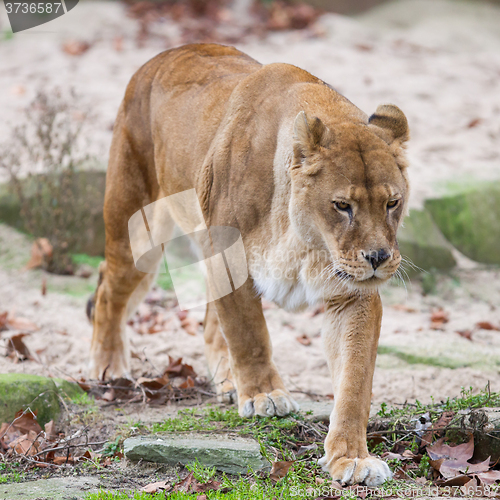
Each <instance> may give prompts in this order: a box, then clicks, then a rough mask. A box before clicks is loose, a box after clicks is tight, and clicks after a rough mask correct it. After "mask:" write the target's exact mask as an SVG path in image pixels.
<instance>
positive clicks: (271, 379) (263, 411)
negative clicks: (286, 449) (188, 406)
mask: <svg viewBox="0 0 500 500" xmlns="http://www.w3.org/2000/svg"><path fill="white" fill-rule="evenodd" d="M215 305H216V308H217V315H218V318H219V322H220V326H221V328H222V332H223V334H224V338H225V339H226V342H227V346H228V348H229V352H230V356H229V358H230V367H231V372H232V374H233V382H234V384H235V386H236V392H237V395H238V411H239V414H240V415H241V416H242V417H251V416H252V415H260V416H263V417H271V416H273V415H279V416H283V415H287V414H288V413H290V412H292V411H297V410H298V408H299V407H298V404H297V403H296V402H295V401H294V400H293V398H292V397H291V395H290V393H289V392H288V391H287V390H286V388H285V386H284V384H283V381H282V380H281V377H280V375H279V373H278V371H277V369H276V366H275V365H274V363H273V360H272V348H271V342H270V338H269V332H268V330H267V326H266V321H265V318H264V314H263V312H262V304H261V301H260V299H259V298H258V297H256V294H255V291H254V290H253V288H252V281H251V280H250V279H249V280H247V282H246V284H245V285H243V286H242V287H240V288H239V289H238V290H236V291H234V292H233V293H231V294H229V295H226V296H225V297H222V298H221V299H219V300H217V301H215Z"/></svg>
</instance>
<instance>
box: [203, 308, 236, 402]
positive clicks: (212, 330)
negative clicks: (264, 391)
mask: <svg viewBox="0 0 500 500" xmlns="http://www.w3.org/2000/svg"><path fill="white" fill-rule="evenodd" d="M203 326H204V329H205V331H204V337H205V356H206V358H207V364H208V371H209V373H210V376H211V377H212V383H213V384H214V386H215V389H216V391H217V398H218V400H219V401H220V402H225V403H234V402H236V389H235V387H234V384H233V377H232V374H231V368H230V360H229V349H228V347H227V343H226V340H225V339H224V336H223V334H222V330H221V327H220V323H219V319H218V317H217V312H216V309H215V306H214V305H213V304H208V306H207V313H206V316H205V321H204V323H203Z"/></svg>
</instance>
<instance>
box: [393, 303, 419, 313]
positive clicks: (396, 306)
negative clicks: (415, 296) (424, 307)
mask: <svg viewBox="0 0 500 500" xmlns="http://www.w3.org/2000/svg"><path fill="white" fill-rule="evenodd" d="M391 307H392V308H393V309H395V310H396V311H403V312H407V313H416V312H417V310H416V309H415V308H414V307H410V306H407V305H405V304H394V305H393V306H391Z"/></svg>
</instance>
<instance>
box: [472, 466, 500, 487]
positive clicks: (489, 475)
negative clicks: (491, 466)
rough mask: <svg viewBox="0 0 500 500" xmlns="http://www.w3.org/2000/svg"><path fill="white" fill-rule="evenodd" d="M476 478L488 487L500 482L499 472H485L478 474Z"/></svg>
mask: <svg viewBox="0 0 500 500" xmlns="http://www.w3.org/2000/svg"><path fill="white" fill-rule="evenodd" d="M477 477H478V478H479V479H480V480H481V482H482V483H484V484H487V485H490V484H493V483H494V482H495V481H500V470H489V471H487V472H480V473H479V474H478V475H477Z"/></svg>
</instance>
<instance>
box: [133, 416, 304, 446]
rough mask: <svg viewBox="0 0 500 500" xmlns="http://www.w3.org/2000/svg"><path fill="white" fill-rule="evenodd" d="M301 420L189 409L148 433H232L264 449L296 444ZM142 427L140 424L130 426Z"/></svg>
mask: <svg viewBox="0 0 500 500" xmlns="http://www.w3.org/2000/svg"><path fill="white" fill-rule="evenodd" d="M303 421H304V418H303V417H302V416H301V415H299V414H291V415H289V416H287V417H265V418H264V417H254V418H252V419H247V418H242V417H240V416H239V415H238V411H237V410H236V408H230V409H228V410H221V409H220V408H217V407H213V406H209V407H207V408H204V409H201V410H197V409H188V410H182V411H180V412H179V416H177V417H175V418H168V419H166V420H164V421H163V422H159V423H154V424H152V425H151V426H150V427H148V428H147V430H149V431H151V432H154V433H158V432H187V431H207V432H214V431H222V432H223V431H233V432H237V433H238V434H241V435H247V436H252V437H253V438H255V439H257V440H258V441H259V442H261V443H263V444H264V445H266V446H273V447H278V448H280V447H283V446H284V444H283V443H286V442H287V441H288V442H292V443H293V442H296V441H297V439H296V438H295V436H294V430H297V429H298V428H299V426H300V425H301V422H303ZM131 425H133V426H136V427H137V426H138V427H141V425H142V424H140V423H138V424H131Z"/></svg>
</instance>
